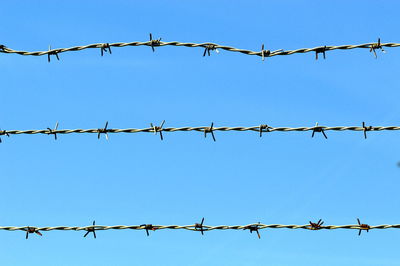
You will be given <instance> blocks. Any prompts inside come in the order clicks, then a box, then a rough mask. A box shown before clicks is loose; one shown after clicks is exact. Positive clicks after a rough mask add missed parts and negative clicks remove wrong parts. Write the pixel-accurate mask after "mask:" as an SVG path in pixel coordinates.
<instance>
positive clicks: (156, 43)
mask: <svg viewBox="0 0 400 266" xmlns="http://www.w3.org/2000/svg"><path fill="white" fill-rule="evenodd" d="M126 46H150V47H152V49H153V51H154V47H161V46H183V47H189V48H199V47H200V48H204V49H206V51H208V52H209V51H210V50H216V49H221V50H226V51H229V52H237V53H242V54H246V55H256V56H260V57H262V58H264V57H273V56H278V55H292V54H297V53H309V52H316V53H325V52H326V51H332V50H351V49H357V48H367V49H370V51H372V50H373V51H374V53H375V49H382V47H391V48H394V47H399V46H400V43H380V40H379V41H378V42H377V43H364V44H356V45H339V46H317V47H313V48H300V49H295V50H287V51H284V50H282V49H279V50H274V51H270V50H264V49H263V46H262V49H261V50H260V51H252V50H246V49H239V48H235V47H232V46H225V45H219V44H216V43H210V42H207V43H185V42H177V41H172V42H163V41H161V40H150V41H146V42H117V43H94V44H89V45H82V46H74V47H69V48H58V49H49V50H48V51H34V52H28V51H18V50H14V49H11V48H9V47H6V46H5V45H0V53H7V54H19V55H24V56H43V55H48V56H50V55H57V54H60V53H64V52H72V51H81V50H85V49H101V54H102V55H103V51H104V50H105V49H106V48H108V49H109V51H110V52H111V47H126ZM206 51H205V52H206ZM204 55H205V53H204ZM375 55H376V53H375ZM49 61H50V59H49Z"/></svg>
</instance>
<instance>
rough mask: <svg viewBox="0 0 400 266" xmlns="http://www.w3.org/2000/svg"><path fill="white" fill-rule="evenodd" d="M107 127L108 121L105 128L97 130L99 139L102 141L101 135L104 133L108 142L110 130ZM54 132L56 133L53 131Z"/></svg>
mask: <svg viewBox="0 0 400 266" xmlns="http://www.w3.org/2000/svg"><path fill="white" fill-rule="evenodd" d="M107 127H108V121H107V122H106V124H105V126H104V128H99V129H97V139H100V135H101V134H102V133H104V135H106V140H108V132H109V129H107ZM53 132H54V131H53Z"/></svg>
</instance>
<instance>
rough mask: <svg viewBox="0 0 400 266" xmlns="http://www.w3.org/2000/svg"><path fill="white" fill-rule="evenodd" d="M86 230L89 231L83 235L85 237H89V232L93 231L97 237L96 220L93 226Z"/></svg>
mask: <svg viewBox="0 0 400 266" xmlns="http://www.w3.org/2000/svg"><path fill="white" fill-rule="evenodd" d="M86 231H87V232H86V234H84V235H83V237H87V236H88V234H89V233H93V237H94V238H96V221H93V226H91V227H90V228H89V227H88V228H87V229H86Z"/></svg>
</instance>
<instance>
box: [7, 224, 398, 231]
mask: <svg viewBox="0 0 400 266" xmlns="http://www.w3.org/2000/svg"><path fill="white" fill-rule="evenodd" d="M148 226H149V225H148V224H146V225H144V224H143V225H112V226H105V225H89V226H82V227H80V226H52V227H48V226H46V227H35V226H0V230H5V231H27V230H28V229H30V230H32V231H33V229H34V230H35V231H91V230H96V231H101V230H128V229H130V230H146V229H149V227H148ZM150 226H151V227H152V228H153V230H154V231H155V230H164V229H171V230H189V231H199V229H198V228H199V225H198V224H193V225H150ZM202 228H203V231H213V230H244V229H250V228H257V229H260V230H262V229H308V230H320V229H321V230H322V229H326V230H335V229H354V230H367V229H365V225H360V224H348V225H324V226H320V227H318V229H315V228H314V227H313V226H311V225H310V224H305V225H294V224H289V225H285V224H260V223H255V224H247V225H217V226H210V225H202ZM374 229H400V224H391V225H390V224H382V225H371V226H369V228H368V230H374Z"/></svg>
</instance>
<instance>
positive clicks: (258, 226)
mask: <svg viewBox="0 0 400 266" xmlns="http://www.w3.org/2000/svg"><path fill="white" fill-rule="evenodd" d="M357 221H358V224H348V225H323V222H321V220H319V221H318V222H317V223H312V222H311V221H310V223H309V224H304V225H295V224H289V225H285V224H262V223H254V224H247V225H217V226H210V225H204V224H203V222H204V218H203V219H202V222H201V224H198V223H195V224H192V225H153V224H142V225H112V226H105V225H96V224H95V222H94V221H93V225H89V226H83V227H79V226H54V227H34V226H29V227H27V226H22V227H17V226H0V230H4V231H26V234H27V235H28V234H31V233H36V234H38V235H42V234H41V233H40V232H39V231H42V232H47V231H86V233H85V235H84V237H86V236H87V235H88V234H89V233H91V232H92V233H93V236H94V238H96V233H95V231H102V230H144V231H146V235H147V236H149V235H150V234H149V230H151V231H155V230H188V231H195V232H198V231H201V233H202V234H203V232H206V231H213V230H250V233H252V232H256V233H257V236H258V238H261V236H260V233H259V230H265V229H305V230H310V231H320V230H336V229H350V230H358V231H359V233H358V234H359V235H360V234H361V231H362V230H365V231H367V232H368V231H370V230H375V229H400V224H392V225H389V224H382V225H367V224H362V223H361V222H360V220H359V219H357Z"/></svg>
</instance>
